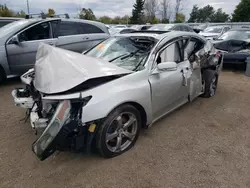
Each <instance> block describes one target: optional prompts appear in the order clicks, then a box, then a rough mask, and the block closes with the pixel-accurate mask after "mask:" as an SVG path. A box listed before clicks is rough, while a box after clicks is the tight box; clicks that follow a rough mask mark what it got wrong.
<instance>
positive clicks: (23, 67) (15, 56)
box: [0, 18, 109, 82]
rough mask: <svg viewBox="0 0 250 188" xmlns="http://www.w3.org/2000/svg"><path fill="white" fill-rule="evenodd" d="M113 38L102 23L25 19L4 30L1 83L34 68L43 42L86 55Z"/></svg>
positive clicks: (1, 32)
mask: <svg viewBox="0 0 250 188" xmlns="http://www.w3.org/2000/svg"><path fill="white" fill-rule="evenodd" d="M108 37H109V32H108V29H107V28H106V27H105V25H104V24H102V23H99V22H93V21H87V20H77V19H61V18H49V19H40V18H38V19H24V20H20V21H16V22H13V23H10V24H8V25H6V26H4V27H2V28H0V38H1V39H0V49H1V53H0V82H3V81H4V80H5V79H6V78H7V77H10V76H12V75H21V74H22V73H24V72H25V71H27V70H29V69H30V68H32V67H33V66H34V63H35V60H36V51H37V48H38V46H39V44H40V43H41V42H43V43H46V44H49V45H53V46H57V47H60V48H64V49H68V50H72V51H74V52H79V53H81V52H83V51H85V50H87V49H89V48H91V47H92V46H94V45H96V44H97V43H99V42H100V41H102V40H104V39H106V38H108Z"/></svg>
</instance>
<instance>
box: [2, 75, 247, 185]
mask: <svg viewBox="0 0 250 188" xmlns="http://www.w3.org/2000/svg"><path fill="white" fill-rule="evenodd" d="M19 85H20V81H18V80H11V81H8V83H7V84H6V85H4V86H1V87H0V96H1V97H0V117H1V119H0V187H3V188H7V187H11V188H15V187H17V188H22V187H23V188H29V187H39V188H43V187H44V188H49V187H53V188H63V187H69V188H74V187H76V188H80V187H84V188H85V187H86V188H92V187H93V188H94V187H107V188H113V187H115V188H120V187H121V188H123V187H129V188H134V187H138V188H153V187H164V188H165V187H171V188H175V187H176V188H181V187H190V188H195V187H201V188H206V187H225V188H230V187H232V188H236V187H242V188H245V187H250V178H249V177H250V168H249V167H250V165H249V164H250V155H249V154H250V118H249V114H250V105H249V104H250V79H249V78H247V77H246V76H244V75H243V74H242V73H232V72H223V73H222V75H221V77H220V81H219V88H218V91H217V94H216V96H215V97H213V98H210V99H202V98H199V99H197V100H195V101H194V102H193V103H190V104H187V105H185V106H183V107H182V108H180V109H179V110H177V111H175V112H173V113H171V114H170V115H168V116H167V117H165V118H163V119H162V120H160V121H158V122H157V123H156V124H155V125H154V126H152V127H151V128H150V129H148V130H145V131H143V132H142V133H141V135H140V137H139V139H138V141H137V143H136V145H135V147H134V148H132V149H131V150H130V151H128V152H126V153H124V154H123V155H121V156H118V157H116V158H113V159H103V158H101V157H99V156H97V155H94V154H93V155H90V156H86V155H84V154H75V153H69V152H61V153H57V154H56V155H53V156H52V157H50V158H49V159H47V160H45V161H43V162H40V161H39V160H38V159H37V158H36V157H35V155H34V154H33V153H32V151H31V144H32V142H33V141H34V140H35V139H36V136H35V135H34V132H33V131H32V130H31V127H30V126H29V124H28V123H23V122H20V119H22V118H23V117H24V110H23V109H20V108H17V107H15V106H14V105H13V101H12V98H11V95H10V92H11V90H12V89H13V88H14V87H17V86H19Z"/></svg>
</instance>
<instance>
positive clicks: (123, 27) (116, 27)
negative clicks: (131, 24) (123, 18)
mask: <svg viewBox="0 0 250 188" xmlns="http://www.w3.org/2000/svg"><path fill="white" fill-rule="evenodd" d="M113 28H115V29H125V28H128V27H127V26H126V25H115V26H114V27H113Z"/></svg>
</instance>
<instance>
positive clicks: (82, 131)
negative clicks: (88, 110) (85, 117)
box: [30, 96, 95, 160]
mask: <svg viewBox="0 0 250 188" xmlns="http://www.w3.org/2000/svg"><path fill="white" fill-rule="evenodd" d="M90 99H91V96H89V97H85V98H79V99H70V100H69V99H65V100H46V99H43V100H42V101H41V103H40V104H38V103H35V105H34V106H33V108H32V109H31V110H30V123H31V125H32V128H33V129H34V130H35V131H36V133H38V134H39V135H40V136H39V138H38V139H37V140H36V141H35V142H34V143H33V144H32V151H33V152H34V153H35V154H36V156H37V157H38V158H39V159H40V160H44V159H46V158H47V157H49V156H50V155H52V154H53V153H54V152H55V151H56V150H74V151H87V150H89V143H91V141H92V134H94V130H95V127H94V129H93V124H94V122H91V123H85V124H83V123H82V121H81V119H82V118H81V116H82V108H83V107H84V106H85V105H86V104H87V103H88V101H89V100H90ZM90 126H92V129H91V131H88V129H89V127H90Z"/></svg>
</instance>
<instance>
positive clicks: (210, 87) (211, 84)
mask: <svg viewBox="0 0 250 188" xmlns="http://www.w3.org/2000/svg"><path fill="white" fill-rule="evenodd" d="M202 77H203V80H204V82H205V91H204V93H203V94H202V95H201V97H204V98H210V97H213V96H214V95H215V93H216V89H217V83H218V74H217V72H216V71H214V70H210V69H207V70H205V71H204V72H203V74H202Z"/></svg>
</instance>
